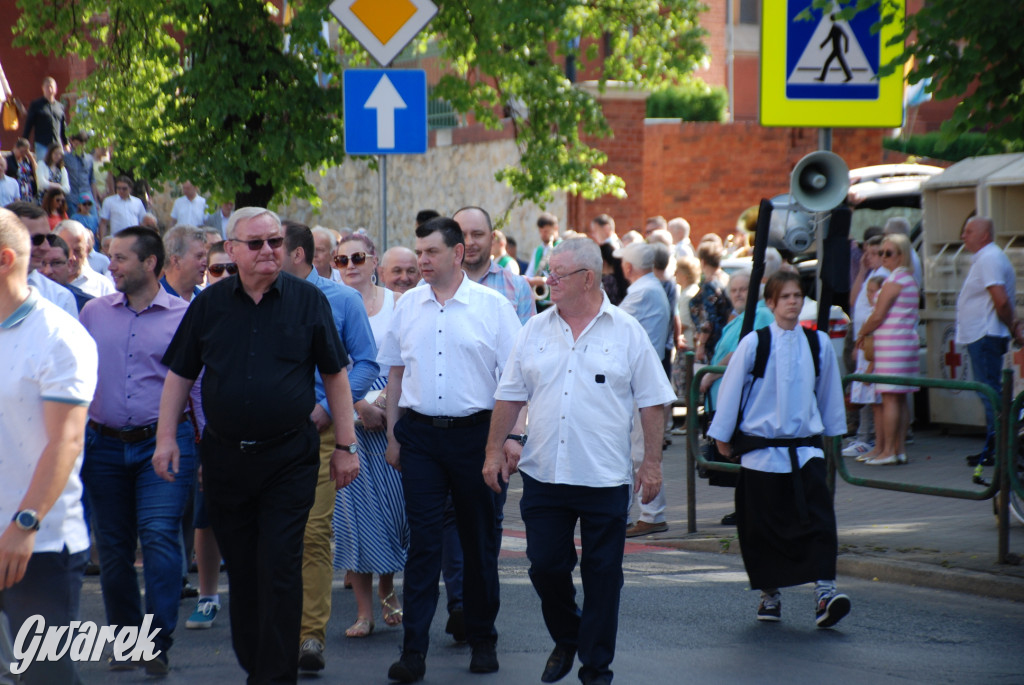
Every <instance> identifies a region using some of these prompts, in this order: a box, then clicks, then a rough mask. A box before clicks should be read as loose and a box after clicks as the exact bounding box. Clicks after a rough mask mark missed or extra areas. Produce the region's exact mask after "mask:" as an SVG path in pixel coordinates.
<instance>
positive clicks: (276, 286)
mask: <svg viewBox="0 0 1024 685" xmlns="http://www.w3.org/2000/svg"><path fill="white" fill-rule="evenodd" d="M313 273H316V269H313ZM317 275H319V274H317ZM284 276H285V272H284V269H282V270H281V271H278V272H277V278H275V279H274V282H273V283H271V284H270V287H269V288H267V291H266V292H265V293H264V295H269V294H270V293H276V294H277V295H278V296H280V295H281V284H282V283H283V282H284ZM292 278H295V277H294V276H293V277H292ZM234 279H235V283H234V289H235V292H236V293H241V294H243V295H245V296H246V297H249V293H247V292H245V287H244V286H243V285H242V279H241V278H239V276H238V274H235V275H234ZM296 280H298V279H296Z"/></svg>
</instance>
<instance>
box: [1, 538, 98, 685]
mask: <svg viewBox="0 0 1024 685" xmlns="http://www.w3.org/2000/svg"><path fill="white" fill-rule="evenodd" d="M88 559H89V550H83V551H81V552H76V553H75V554H68V551H67V549H66V548H65V549H64V550H63V551H61V552H38V553H36V554H33V555H32V556H31V557H29V560H28V568H27V569H26V571H25V577H24V578H22V579H21V582H19V583H17V584H16V585H14V586H13V587H9V588H7V589H6V590H0V611H2V612H3V613H5V614H7V618H8V620H9V621H10V624H11V639H12V640H17V639H18V631H20V630H21V625H22V624H23V623H24V622H25V621H26V620H27V619H28V618H29V617H31V616H35V615H36V614H39V615H40V616H42V617H43V619H44V620H45V621H46V627H47V628H50V627H52V626H68V625H70V624H71V621H77V620H78V598H79V596H80V595H81V592H82V572H83V571H84V570H85V562H86V561H88ZM31 638H34V634H33V635H32V636H30V639H31ZM27 645H28V641H26V643H25V644H24V645H21V647H22V648H24V647H26V646H27ZM15 646H17V645H15ZM6 666H7V667H9V666H10V664H6ZM21 682H22V683H24V685H80V684H81V682H82V681H81V679H80V678H79V677H78V669H77V668H76V666H75V663H74V662H73V661H71V659H70V658H69V657H68V655H67V654H65V655H64V658H62V659H61V660H60V661H34V662H32V664H31V665H30V666H29V668H28V670H27V671H25V672H24V673H22V674H21Z"/></svg>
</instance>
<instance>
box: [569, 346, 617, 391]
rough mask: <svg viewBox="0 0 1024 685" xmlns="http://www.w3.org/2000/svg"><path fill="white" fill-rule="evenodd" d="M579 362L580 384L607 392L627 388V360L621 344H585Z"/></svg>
mask: <svg viewBox="0 0 1024 685" xmlns="http://www.w3.org/2000/svg"><path fill="white" fill-rule="evenodd" d="M580 362H581V364H580V380H581V382H584V383H592V384H594V385H595V386H596V387H597V388H606V389H607V390H608V391H609V392H617V391H621V390H623V388H628V387H629V358H628V356H627V354H626V346H625V345H623V344H622V343H618V342H613V341H610V340H597V341H591V342H589V343H586V344H585V345H584V348H583V354H582V355H581V360H580ZM623 384H625V385H623Z"/></svg>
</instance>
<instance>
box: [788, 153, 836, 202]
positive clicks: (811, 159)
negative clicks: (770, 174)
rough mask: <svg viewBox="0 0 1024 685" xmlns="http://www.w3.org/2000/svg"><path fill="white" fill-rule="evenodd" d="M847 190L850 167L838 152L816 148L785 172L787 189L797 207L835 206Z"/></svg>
mask: <svg viewBox="0 0 1024 685" xmlns="http://www.w3.org/2000/svg"><path fill="white" fill-rule="evenodd" d="M849 190H850V168H849V167H848V166H846V162H844V161H843V158H842V157H840V156H839V155H837V154H835V153H832V152H825V151H824V150H819V151H817V152H812V153H811V154H809V155H807V156H806V157H804V158H803V159H801V160H800V161H799V162H797V165H796V166H795V167H794V168H793V173H792V174H790V176H789V192H790V194H791V195H792V196H793V199H794V200H796V202H797V204H799V205H800V206H801V207H803V208H805V209H807V210H809V211H812V212H827V211H829V210H831V209H835V208H836V207H838V206H839V205H841V204H842V203H843V200H845V199H846V193H847V192H848V191H849Z"/></svg>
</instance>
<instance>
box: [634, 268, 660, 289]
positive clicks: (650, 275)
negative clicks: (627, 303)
mask: <svg viewBox="0 0 1024 685" xmlns="http://www.w3.org/2000/svg"><path fill="white" fill-rule="evenodd" d="M651 281H654V282H655V283H657V284H658V287H661V281H659V280H658V277H657V276H655V275H654V272H653V271H649V272H647V273H645V274H644V275H643V276H641V277H640V278H638V279H636V280H635V281H633V282H632V283H630V284H629V287H628V288H626V291H627V292H628V291H630V290H632V289H633V287H634V286H636V287H637V288H643V287H645V286H646V285H647V284H648V283H650V282H651Z"/></svg>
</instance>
